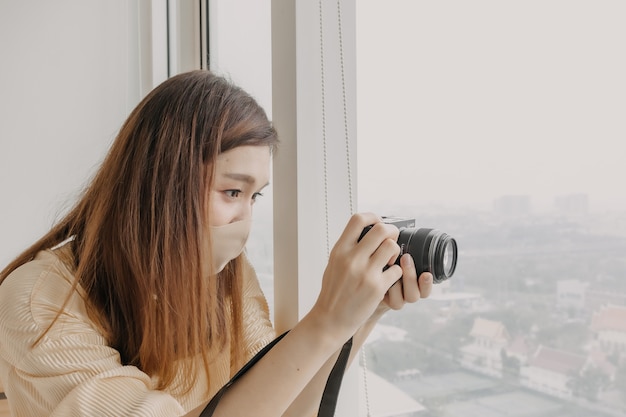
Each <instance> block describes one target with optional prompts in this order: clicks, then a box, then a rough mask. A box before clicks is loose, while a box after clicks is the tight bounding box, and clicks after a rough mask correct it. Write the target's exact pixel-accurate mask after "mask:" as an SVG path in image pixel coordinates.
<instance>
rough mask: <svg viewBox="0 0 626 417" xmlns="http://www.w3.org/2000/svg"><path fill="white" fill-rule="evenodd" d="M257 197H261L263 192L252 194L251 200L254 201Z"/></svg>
mask: <svg viewBox="0 0 626 417" xmlns="http://www.w3.org/2000/svg"><path fill="white" fill-rule="evenodd" d="M259 197H263V194H261V193H254V194H252V201H256V200H257V199H258V198H259Z"/></svg>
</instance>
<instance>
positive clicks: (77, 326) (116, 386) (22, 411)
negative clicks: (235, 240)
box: [0, 250, 275, 417]
mask: <svg viewBox="0 0 626 417" xmlns="http://www.w3.org/2000/svg"><path fill="white" fill-rule="evenodd" d="M245 275H246V279H245V284H244V298H245V301H244V305H245V310H244V340H245V343H246V349H247V351H248V353H249V356H250V357H251V356H252V355H254V354H255V353H256V352H257V351H258V350H260V349H261V348H262V347H263V346H265V345H266V344H267V343H269V342H270V341H271V340H272V339H273V338H274V336H275V335H274V330H273V328H272V324H271V322H270V320H269V313H268V308H267V302H266V300H265V297H264V296H263V293H262V291H261V288H260V286H259V283H258V280H257V277H256V274H255V273H254V270H253V269H252V267H251V266H249V265H248V266H247V271H246V274H245ZM71 279H72V273H71V271H69V270H68V269H67V268H66V267H65V266H64V264H63V263H62V262H61V261H60V259H59V258H58V257H57V254H56V253H55V252H54V251H51V250H48V251H44V252H41V253H40V254H39V255H38V256H37V257H36V258H35V259H34V260H33V261H31V262H29V263H27V264H25V265H23V266H21V267H20V268H18V269H17V270H16V271H14V272H13V273H12V274H11V275H9V277H7V279H6V280H5V281H4V282H3V283H2V285H0V379H1V380H2V381H3V383H4V387H5V391H6V396H7V398H8V400H9V406H10V410H11V413H12V416H13V417H22V416H28V417H38V416H55V417H56V416H58V417H72V416H90V417H93V416H115V417H120V416H151V417H157V416H168V417H169V416H181V415H184V414H185V413H187V412H188V411H190V410H192V409H193V408H195V407H197V406H198V405H199V404H201V403H202V402H204V401H207V399H208V397H207V396H206V388H207V386H208V387H209V394H210V396H212V395H213V394H214V393H215V392H217V390H218V389H219V388H220V387H221V386H222V385H223V384H224V383H226V382H227V381H228V380H229V379H230V377H231V376H232V374H233V373H234V372H236V369H231V366H230V352H229V349H228V348H226V349H224V350H223V352H222V353H220V354H219V356H218V357H217V358H216V360H215V361H214V362H213V363H212V365H211V368H210V373H209V375H210V380H207V378H206V377H205V376H203V377H202V378H200V379H199V380H198V381H196V383H195V385H194V388H193V389H192V390H191V392H189V393H187V394H186V395H177V394H176V393H175V392H169V391H157V390H155V389H154V381H153V380H151V378H150V377H149V376H148V375H146V374H145V373H144V372H142V371H140V370H139V369H138V368H136V367H134V366H124V365H122V364H121V362H120V355H119V353H118V352H117V351H116V350H115V349H113V348H111V347H110V346H108V345H107V342H106V340H105V339H104V337H103V336H102V335H101V334H100V333H99V332H98V330H97V329H96V327H95V326H94V325H93V323H92V322H91V321H90V320H89V318H88V316H87V312H86V310H85V304H84V301H83V299H82V298H81V296H80V294H79V292H75V293H74V294H73V295H72V297H71V299H70V302H69V304H68V305H67V307H66V309H65V311H64V313H63V314H62V315H61V317H60V319H59V320H58V321H57V323H55V325H54V326H53V327H52V329H51V330H50V331H49V332H48V333H47V334H46V336H45V337H44V338H43V339H42V341H41V342H40V343H39V344H37V345H36V346H35V347H33V346H32V345H33V341H34V340H36V338H37V337H38V336H39V335H40V334H41V333H42V332H43V330H44V329H46V328H47V327H48V324H49V323H51V321H52V320H53V318H54V317H55V316H56V314H57V311H58V310H59V309H60V307H61V305H62V304H63V302H64V300H65V298H66V296H67V294H68V291H69V290H70V286H71V284H70V282H71Z"/></svg>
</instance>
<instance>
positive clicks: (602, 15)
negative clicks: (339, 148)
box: [357, 0, 626, 210]
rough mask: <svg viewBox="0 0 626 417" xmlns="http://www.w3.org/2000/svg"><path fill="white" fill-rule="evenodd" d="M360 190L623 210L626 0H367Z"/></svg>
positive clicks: (361, 38) (361, 28)
mask: <svg viewBox="0 0 626 417" xmlns="http://www.w3.org/2000/svg"><path fill="white" fill-rule="evenodd" d="M357 9H358V12H357V16H358V37H357V39H358V41H357V44H358V46H357V47H358V53H357V57H358V64H357V68H358V74H357V77H358V85H359V87H358V94H357V97H358V137H359V142H358V152H359V198H360V200H361V201H376V200H377V199H379V198H380V197H381V196H388V195H395V196H398V200H402V201H407V202H416V203H421V202H426V201H433V202H440V203H462V204H477V205H482V206H489V205H491V203H492V201H493V199H494V198H497V197H498V196H500V195H505V194H527V195H530V196H531V197H532V201H533V203H534V204H535V205H536V206H538V207H540V206H542V207H549V205H550V204H551V203H552V199H553V197H554V196H556V195H562V194H569V193H586V194H588V195H589V197H590V204H591V208H592V209H605V208H610V207H613V208H617V209H620V210H626V192H625V191H624V188H625V187H624V184H623V183H624V179H625V178H626V151H625V150H624V139H625V138H626V75H625V74H626V25H624V16H626V2H623V1H597V0H593V1H592V0H587V1H569V0H568V1H546V0H543V1H501V0H500V1H496V0H494V1H476V0H474V1H471V2H468V1H456V0H455V1H433V2H426V1H415V0H387V1H385V2H379V1H374V0H359V1H358V2H357Z"/></svg>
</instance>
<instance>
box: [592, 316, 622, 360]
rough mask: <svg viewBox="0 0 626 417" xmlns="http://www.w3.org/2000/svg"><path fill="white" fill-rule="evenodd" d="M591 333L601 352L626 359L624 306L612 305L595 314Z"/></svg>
mask: <svg viewBox="0 0 626 417" xmlns="http://www.w3.org/2000/svg"><path fill="white" fill-rule="evenodd" d="M591 331H593V332H594V333H595V335H596V341H597V342H598V344H599V346H600V348H601V349H602V351H604V352H606V353H608V354H617V355H620V356H621V357H626V306H615V305H612V306H608V307H603V308H601V309H600V310H599V311H597V312H595V313H594V314H593V317H592V318H591Z"/></svg>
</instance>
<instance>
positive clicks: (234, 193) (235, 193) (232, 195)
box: [224, 190, 241, 198]
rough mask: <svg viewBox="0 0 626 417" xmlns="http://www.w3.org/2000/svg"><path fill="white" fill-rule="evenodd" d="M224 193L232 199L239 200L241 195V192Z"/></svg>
mask: <svg viewBox="0 0 626 417" xmlns="http://www.w3.org/2000/svg"><path fill="white" fill-rule="evenodd" d="M224 193H225V194H226V195H227V196H229V197H230V198H237V197H239V194H241V190H226V191H224Z"/></svg>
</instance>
